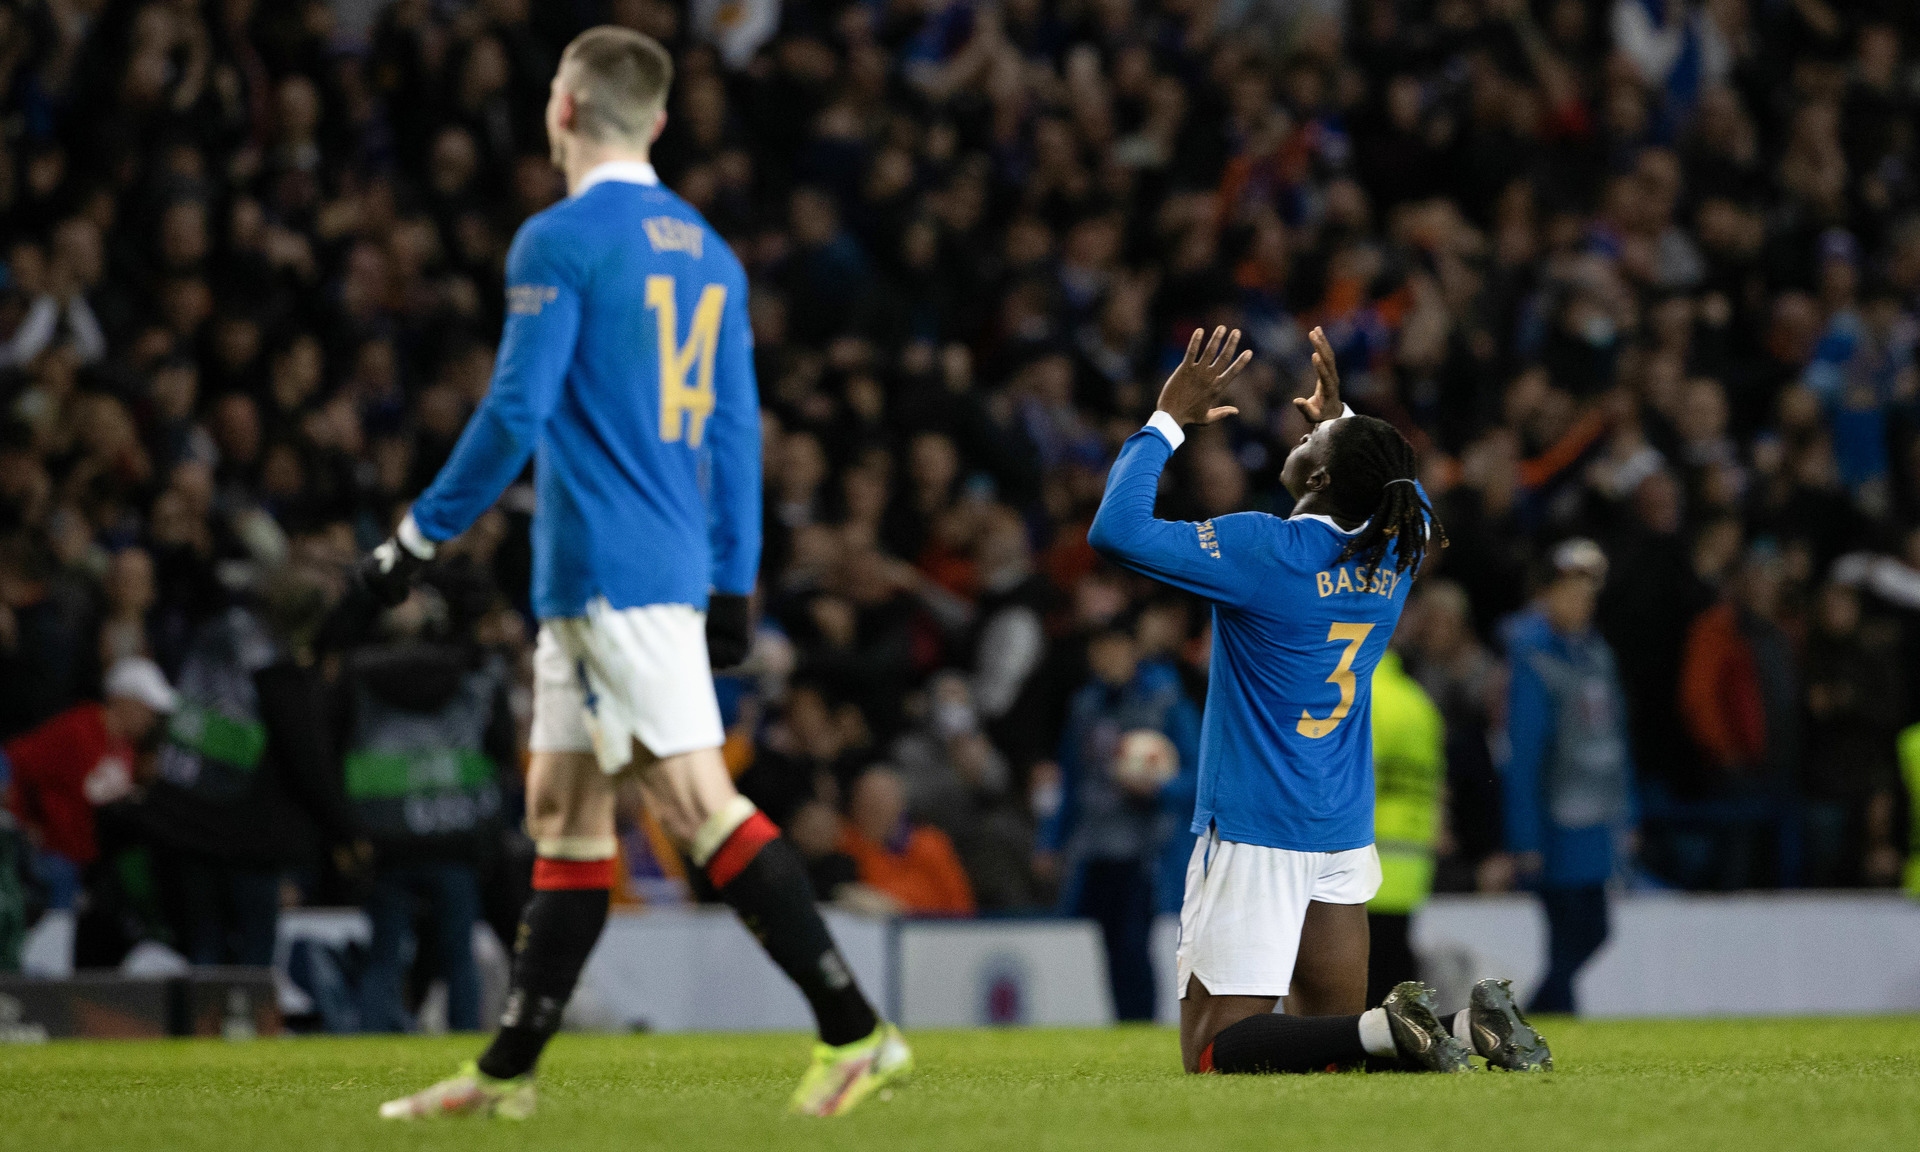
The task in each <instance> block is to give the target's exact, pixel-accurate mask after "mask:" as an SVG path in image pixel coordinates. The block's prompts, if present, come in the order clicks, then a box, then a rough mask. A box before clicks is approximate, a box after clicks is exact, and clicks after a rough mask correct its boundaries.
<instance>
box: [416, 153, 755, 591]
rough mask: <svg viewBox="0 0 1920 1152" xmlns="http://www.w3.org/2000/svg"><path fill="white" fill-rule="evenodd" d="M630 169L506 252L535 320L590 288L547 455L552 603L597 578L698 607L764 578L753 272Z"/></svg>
mask: <svg viewBox="0 0 1920 1152" xmlns="http://www.w3.org/2000/svg"><path fill="white" fill-rule="evenodd" d="M634 168H635V169H636V171H633V172H617V171H616V172H614V173H612V174H611V176H610V177H609V178H607V179H602V180H599V181H597V182H595V183H593V184H591V185H590V186H588V187H586V188H583V189H581V190H579V191H578V192H577V193H576V194H575V195H574V196H573V197H571V198H570V199H568V200H566V201H564V202H562V203H561V204H558V205H555V206H554V207H552V208H550V209H548V210H547V211H545V212H543V213H541V214H540V215H538V216H536V217H534V218H533V219H532V220H529V221H528V222H527V225H526V226H525V227H524V228H523V229H522V231H521V234H520V236H519V237H518V238H516V240H515V243H514V253H513V255H512V256H511V257H510V258H509V276H510V283H509V285H508V307H509V310H510V311H511V312H512V313H514V314H515V315H518V316H524V317H525V318H526V319H527V320H528V321H529V322H530V326H538V325H539V324H540V320H541V317H542V315H543V314H544V313H545V312H546V311H547V310H548V309H550V308H552V307H553V305H555V304H556V303H559V302H561V300H562V299H563V298H564V297H571V298H572V299H574V300H576V301H577V305H576V308H577V319H575V320H574V321H573V323H574V325H575V326H576V328H577V331H576V333H575V336H574V341H573V353H572V358H571V361H570V363H569V364H568V365H567V368H566V374H565V380H564V384H563V386H562V388H561V390H560V393H559V395H558V396H557V397H555V401H554V404H553V407H552V410H551V416H550V418H549V420H548V422H547V424H546V426H545V428H544V429H543V432H542V435H541V437H540V442H539V445H538V448H537V451H536V455H535V470H536V484H535V489H536V493H537V499H538V505H539V506H538V509H537V511H536V515H535V518H534V519H535V542H534V549H535V565H536V573H535V608H536V612H537V613H538V614H539V615H541V616H548V615H569V614H573V613H577V612H578V611H579V610H580V608H581V607H582V606H583V605H584V604H585V602H586V601H587V600H589V599H591V598H592V597H594V596H596V595H599V596H605V597H607V599H608V601H609V602H610V604H611V605H612V606H613V607H615V608H624V607H631V606H633V605H637V604H648V603H688V604H694V605H696V606H698V605H703V604H704V603H705V602H706V593H707V589H708V586H709V584H710V583H711V585H712V586H713V587H718V588H725V589H728V590H735V589H738V590H742V591H744V590H746V589H749V588H751V586H752V580H753V575H754V573H753V570H752V562H753V559H754V558H755V557H756V556H757V554H758V547H757V544H758V530H759V515H758V511H759V510H758V496H759V454H760V442H759V437H760V425H759V409H758V399H757V393H756V389H755V387H754V382H753V374H752V344H751V335H750V332H749V329H748V321H747V315H746V294H747V285H746V277H745V274H744V273H743V272H742V270H741V268H740V263H739V261H738V260H737V259H735V258H734V256H733V253H732V252H731V251H730V250H729V249H728V248H727V246H726V244H725V242H724V241H722V240H721V239H720V237H719V236H718V235H716V234H715V233H714V232H713V231H712V229H711V228H709V227H708V226H707V223H706V221H704V220H703V219H701V218H700V215H699V213H697V212H696V211H694V209H693V208H692V207H691V206H690V205H688V204H687V203H686V202H685V201H683V200H681V199H680V198H679V197H678V196H675V195H674V194H673V193H672V192H669V191H667V190H666V189H665V188H663V187H661V186H660V184H659V183H658V181H657V180H655V179H653V177H652V172H651V170H648V169H646V168H645V166H643V165H635V166H634ZM556 320H557V321H558V322H557V323H555V324H553V325H552V326H553V327H555V328H564V327H565V326H566V319H565V317H556ZM560 334H561V333H558V332H556V333H555V335H556V336H558V335H560ZM709 500H711V501H712V502H713V504H714V508H713V513H712V515H711V517H710V516H709V514H708V501H709ZM416 515H418V512H417V511H416Z"/></svg>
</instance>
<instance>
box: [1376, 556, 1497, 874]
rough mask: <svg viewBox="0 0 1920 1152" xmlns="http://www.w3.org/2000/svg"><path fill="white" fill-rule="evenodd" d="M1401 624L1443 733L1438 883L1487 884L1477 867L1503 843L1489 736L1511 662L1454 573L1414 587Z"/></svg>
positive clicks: (1416, 675)
mask: <svg viewBox="0 0 1920 1152" xmlns="http://www.w3.org/2000/svg"><path fill="white" fill-rule="evenodd" d="M1400 627H1401V629H1402V630H1403V631H1405V632H1406V634H1407V651H1406V652H1405V653H1404V655H1405V656H1406V657H1408V658H1410V660H1411V667H1412V671H1413V675H1414V679H1415V680H1417V681H1418V682H1419V684H1420V687H1421V688H1422V689H1423V690H1424V691H1425V692H1426V694H1427V696H1428V698H1429V699H1430V700H1432V702H1433V703H1434V705H1435V706H1436V707H1437V708H1439V710H1440V718H1441V730H1442V731H1443V732H1444V733H1445V734H1446V747H1445V751H1444V753H1443V756H1442V759H1443V761H1444V763H1445V765H1446V781H1445V786H1444V788H1443V793H1444V794H1445V796H1446V797H1447V815H1446V826H1447V828H1448V830H1449V833H1450V835H1449V837H1448V845H1447V847H1450V848H1452V849H1453V850H1452V851H1451V852H1444V851H1443V852H1441V853H1440V857H1441V859H1440V860H1439V861H1438V862H1437V864H1436V868H1435V886H1436V887H1439V886H1441V885H1443V884H1444V885H1446V886H1447V887H1448V889H1449V890H1453V891H1458V890H1463V889H1464V890H1469V891H1470V890H1472V889H1475V888H1483V887H1487V885H1486V884H1485V883H1484V882H1483V881H1482V880H1481V878H1480V876H1479V875H1478V872H1479V870H1480V867H1481V865H1482V864H1484V863H1485V862H1487V861H1488V860H1490V859H1494V858H1495V857H1496V856H1497V855H1499V854H1500V852H1501V848H1502V845H1503V842H1504V841H1503V830H1502V825H1501V821H1500V810H1501V805H1500V782H1499V780H1498V779H1497V778H1496V777H1495V775H1494V766H1493V747H1492V744H1491V741H1492V739H1493V737H1494V733H1495V731H1496V730H1498V729H1500V728H1503V727H1504V725H1505V722H1506V705H1507V674H1506V667H1505V666H1504V665H1503V664H1501V663H1500V661H1499V660H1497V659H1495V658H1494V656H1493V654H1492V653H1491V652H1489V651H1488V650H1487V648H1486V645H1484V644H1482V643H1481V642H1480V641H1479V639H1478V638H1477V637H1476V636H1475V635H1474V633H1473V622H1472V620H1471V619H1470V618H1469V610H1468V607H1467V597H1466V594H1465V593H1464V592H1463V591H1461V589H1460V586H1459V585H1458V584H1455V583H1453V582H1452V581H1450V580H1425V581H1422V582H1421V584H1419V585H1418V586H1416V588H1415V591H1414V599H1413V601H1412V603H1410V604H1409V605H1408V609H1407V612H1406V613H1405V614H1404V615H1403V616H1402V618H1401V623H1400ZM1449 870H1451V873H1452V874H1451V875H1449Z"/></svg>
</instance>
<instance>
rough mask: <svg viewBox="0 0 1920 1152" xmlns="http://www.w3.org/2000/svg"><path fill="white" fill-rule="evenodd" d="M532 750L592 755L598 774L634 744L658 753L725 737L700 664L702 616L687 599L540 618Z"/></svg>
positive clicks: (622, 762)
mask: <svg viewBox="0 0 1920 1152" xmlns="http://www.w3.org/2000/svg"><path fill="white" fill-rule="evenodd" d="M532 729H533V730H532V733H531V736H530V738H529V740H528V742H527V743H528V746H529V747H531V748H532V749H533V751H535V752H592V753H594V754H595V755H596V756H597V757H598V758H599V761H600V768H601V770H602V771H604V772H608V773H614V772H618V771H620V770H621V769H622V768H625V767H626V766H627V764H628V763H629V762H630V761H631V760H632V759H633V742H634V741H635V740H638V741H640V745H641V747H643V748H645V749H646V750H647V751H648V752H651V753H653V755H654V756H656V757H660V758H663V759H664V758H665V757H668V756H678V755H680V754H681V753H683V752H694V751H697V750H699V749H701V748H718V747H720V745H721V744H722V743H723V742H724V741H725V740H726V733H725V731H724V730H723V729H722V728H721V725H720V705H719V703H718V702H717V701H716V700H715V699H714V695H713V671H712V670H711V669H710V668H709V667H708V665H707V614H706V613H705V612H702V611H700V610H699V609H697V608H695V607H693V606H692V605H690V604H648V605H645V606H643V607H639V608H614V607H613V606H612V605H610V604H608V603H607V601H606V600H605V599H604V598H601V597H596V598H594V599H593V600H592V601H590V602H588V604H587V614H586V615H585V616H567V617H561V618H558V619H553V620H543V621H541V623H540V638H539V639H538V641H536V642H535V644H534V649H533V725H532Z"/></svg>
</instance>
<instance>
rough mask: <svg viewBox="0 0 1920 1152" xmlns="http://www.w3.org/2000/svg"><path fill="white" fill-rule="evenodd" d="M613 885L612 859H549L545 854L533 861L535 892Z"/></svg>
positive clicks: (570, 890) (568, 890)
mask: <svg viewBox="0 0 1920 1152" xmlns="http://www.w3.org/2000/svg"><path fill="white" fill-rule="evenodd" d="M612 887H613V861H612V860H611V859H607V860H550V859H548V858H547V857H545V856H541V857H537V858H536V859H535V860H534V862H533V890H534V891H535V892H573V891H578V890H581V889H593V888H606V889H610V888H612Z"/></svg>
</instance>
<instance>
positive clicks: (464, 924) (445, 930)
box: [339, 587, 519, 1032]
mask: <svg viewBox="0 0 1920 1152" xmlns="http://www.w3.org/2000/svg"><path fill="white" fill-rule="evenodd" d="M465 615H466V614H465V613H460V612H457V611H455V612H450V611H449V609H448V606H447V604H446V601H445V599H444V598H443V597H442V596H441V595H440V593H439V592H438V591H436V590H434V589H433V588H432V587H428V588H423V589H420V590H417V591H416V592H415V593H414V595H413V597H412V598H411V599H409V600H408V601H407V602H406V603H405V604H402V605H401V606H400V607H399V608H396V609H394V610H393V611H392V612H389V613H388V614H387V635H386V637H385V638H384V642H383V643H378V644H372V645H368V646H366V647H364V648H362V649H360V650H358V651H355V652H354V653H353V654H352V655H351V657H350V658H349V660H348V662H347V667H346V669H345V671H344V673H343V676H342V682H341V695H342V700H341V705H342V707H341V722H340V732H341V738H340V742H339V747H340V748H341V751H342V754H343V767H344V770H345V791H346V796H347V800H348V802H349V803H350V804H351V805H352V806H353V811H354V816H355V819H356V824H357V828H358V831H359V834H360V835H361V836H363V837H365V838H366V840H367V841H368V842H369V844H370V847H371V849H372V853H373V866H372V875H371V878H370V883H371V890H370V891H369V893H368V895H367V900H366V909H367V918H368V920H370V921H371V922H372V925H373V939H372V942H371V943H370V944H369V946H368V953H367V966H366V969H365V971H364V972H363V973H362V974H361V978H360V1026H361V1027H362V1028H363V1029H365V1030H367V1031H372V1032H405V1031H409V1030H411V1027H412V1018H411V1016H410V1014H409V1013H408V1011H407V1007H406V1000H405V996H404V986H405V983H406V978H407V975H408V971H409V969H410V967H411V965H410V964H409V958H410V957H411V956H413V955H416V954H419V953H429V950H428V949H425V948H421V947H420V946H419V944H418V943H417V942H416V940H415V936H414V925H415V923H416V922H419V921H424V922H425V923H426V924H428V925H429V926H430V930H431V933H432V937H431V949H430V955H431V956H432V957H433V960H434V963H433V965H432V966H431V967H430V968H429V969H428V970H429V971H430V972H431V974H432V975H434V976H438V977H440V978H442V979H444V980H445V981H446V985H447V1026H448V1027H450V1028H453V1029H456V1030H459V1031H473V1030H476V1029H478V1028H479V1027H480V974H479V969H478V968H477V966H476V965H475V963H474V957H473V929H474V925H476V924H478V923H479V922H480V911H481V904H480V876H481V866H482V863H483V858H484V857H486V856H488V855H490V854H491V853H492V851H493V849H494V844H493V839H494V834H495V833H496V832H497V830H498V827H499V821H500V816H501V796H500V785H499V781H498V772H499V766H500V765H502V764H514V763H517V761H518V759H519V740H518V733H517V732H516V731H515V728H514V723H513V712H512V708H511V706H510V704H509V703H508V700H507V674H506V668H505V666H504V663H503V662H502V661H501V660H500V659H499V658H498V657H497V656H489V655H487V654H485V653H484V652H482V651H479V650H477V649H475V648H474V647H473V645H472V642H471V638H470V636H469V635H467V633H468V631H469V630H470V629H471V627H472V623H473V622H472V621H471V620H470V619H464V618H463V617H464V616H465ZM449 617H451V618H449Z"/></svg>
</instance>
